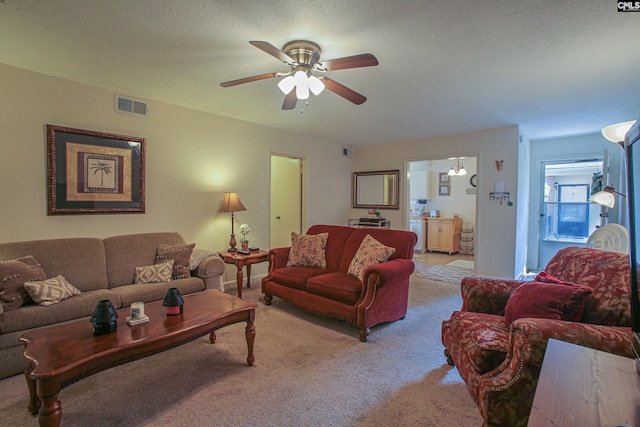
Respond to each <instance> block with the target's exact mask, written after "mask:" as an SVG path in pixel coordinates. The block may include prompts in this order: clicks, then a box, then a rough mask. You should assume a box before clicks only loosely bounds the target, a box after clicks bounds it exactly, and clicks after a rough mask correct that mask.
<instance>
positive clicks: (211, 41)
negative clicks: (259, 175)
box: [0, 0, 640, 146]
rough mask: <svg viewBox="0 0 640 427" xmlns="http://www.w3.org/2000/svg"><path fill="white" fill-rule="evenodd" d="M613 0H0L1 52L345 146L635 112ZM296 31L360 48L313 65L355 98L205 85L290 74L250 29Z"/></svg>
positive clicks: (630, 63)
mask: <svg viewBox="0 0 640 427" xmlns="http://www.w3.org/2000/svg"><path fill="white" fill-rule="evenodd" d="M616 4H617V2H616V1H613V0H612V1H603V0H587V1H584V0H581V1H574V0H565V1H562V0H557V1H545V0H533V1H532V0H522V1H513V0H511V1H498V0H485V1H482V2H478V1H471V0H468V1H463V0H446V1H441V0H432V1H425V0H403V1H380V0H366V1H361V0H350V1H345V0H323V1H317V0H315V1H306V0H278V1H269V0H254V1H248V0H232V1H205V0H119V1H116V0H101V1H98V0H55V1H54V0H5V1H4V2H3V3H0V63H5V64H9V65H13V66H16V67H21V68H25V69H29V70H33V71H37V72H41V73H44V74H50V75H54V76H59V77H63V78H66V79H70V80H75V81H79V82H84V83H89V84H92V85H96V86H100V87H105V88H109V89H113V90H114V92H117V93H120V94H124V95H129V96H132V97H135V98H141V99H147V100H160V101H164V102H169V103H172V104H177V105H182V106H185V107H190V108H194V109H198V110H202V111H207V112H211V113H215V114H220V115H223V116H228V117H233V118H237V119H240V120H244V121H248V122H253V123H259V124H263V125H266V126H270V127H274V128H279V129H284V130H288V131H300V132H304V133H306V134H309V135H314V136H319V137H323V138H326V139H331V140H335V141H339V142H341V143H343V144H350V145H353V146H358V145H364V144H372V143H384V142H391V141H398V140H405V139H414V138H426V137H432V136H438V135H446V134H452V133H459V132H467V131H474V130H479V129H486V128H493V127H500V126H509V125H520V126H521V129H522V131H523V133H524V134H525V135H527V136H528V137H529V138H531V139H543V138H551V137H560V136H568V135H579V134H587V133H593V132H598V131H599V129H600V128H601V127H603V126H605V125H609V124H612V123H616V122H620V121H626V120H634V119H637V118H638V116H640V78H638V75H639V71H640V55H638V51H639V46H640V13H619V12H617V11H616ZM298 39H303V40H312V41H314V42H316V43H317V44H319V45H320V47H321V48H322V55H321V59H325V60H326V59H332V58H338V57H343V56H350V55H355V54H359V53H366V52H369V53H372V54H374V55H375V56H376V57H377V58H378V60H379V61H380V65H379V66H377V67H371V68H361V69H352V70H340V71H334V72H330V73H328V74H327V75H328V77H330V78H332V79H334V80H336V81H338V82H340V83H342V84H344V85H346V86H348V87H350V88H352V89H354V90H356V91H357V92H359V93H362V94H363V95H365V96H366V97H367V98H368V101H367V102H365V103H364V104H362V105H360V106H357V105H353V104H351V103H350V102H348V101H346V100H344V99H343V98H340V97H338V96H337V95H335V94H333V93H331V92H329V91H325V92H323V93H322V94H320V96H318V97H315V96H313V95H312V96H311V98H310V102H309V106H304V105H302V106H303V107H304V113H303V114H301V113H300V108H297V109H296V110H293V111H283V110H281V108H280V107H281V105H282V102H283V99H284V96H283V95H282V93H281V92H280V91H279V89H278V88H277V86H276V84H277V80H276V79H269V80H263V81H258V82H253V83H248V84H245V85H240V86H235V87H231V88H222V87H220V86H219V83H220V82H223V81H227V80H233V79H237V78H241V77H246V76H252V75H256V74H262V73H268V72H275V71H282V72H286V71H288V67H286V66H285V65H284V64H282V63H280V62H279V61H278V60H276V59H275V58H273V57H271V56H269V55H267V54H266V53H264V52H262V51H261V50H259V49H256V48H255V47H253V46H251V45H250V44H249V41H250V40H263V41H267V42H269V43H271V44H273V45H274V46H276V47H278V48H282V47H283V46H284V45H285V44H286V43H287V42H289V41H291V40H298ZM1 84H2V83H1V82H0V87H1ZM301 104H302V103H301V102H299V103H298V107H300V106H301Z"/></svg>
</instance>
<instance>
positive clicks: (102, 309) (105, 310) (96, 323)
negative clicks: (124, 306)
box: [89, 299, 118, 335]
mask: <svg viewBox="0 0 640 427" xmlns="http://www.w3.org/2000/svg"><path fill="white" fill-rule="evenodd" d="M116 319H118V313H116V310H115V308H113V305H112V304H111V301H109V300H108V299H103V300H101V301H98V305H97V306H96V309H95V310H94V312H93V315H92V316H91V319H90V320H89V321H90V322H91V323H92V324H93V335H104V334H108V333H110V332H114V331H115V330H116V328H117V327H118V323H117V320H116Z"/></svg>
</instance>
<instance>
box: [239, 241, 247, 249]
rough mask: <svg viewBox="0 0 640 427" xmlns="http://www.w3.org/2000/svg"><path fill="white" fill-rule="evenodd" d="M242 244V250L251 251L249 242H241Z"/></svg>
mask: <svg viewBox="0 0 640 427" xmlns="http://www.w3.org/2000/svg"><path fill="white" fill-rule="evenodd" d="M240 243H241V244H242V250H245V251H246V250H247V249H249V242H248V241H245V242H240Z"/></svg>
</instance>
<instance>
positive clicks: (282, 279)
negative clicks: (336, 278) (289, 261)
mask: <svg viewBox="0 0 640 427" xmlns="http://www.w3.org/2000/svg"><path fill="white" fill-rule="evenodd" d="M327 273H330V271H329V270H327V269H324V268H315V267H285V268H278V269H277V270H273V271H272V272H271V280H273V281H274V282H278V283H280V284H281V285H284V286H288V287H290V288H296V289H302V290H305V289H307V279H309V278H310V277H314V276H320V275H323V274H327Z"/></svg>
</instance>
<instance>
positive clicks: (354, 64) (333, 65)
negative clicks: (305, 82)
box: [316, 53, 378, 71]
mask: <svg viewBox="0 0 640 427" xmlns="http://www.w3.org/2000/svg"><path fill="white" fill-rule="evenodd" d="M376 65H378V59H377V58H376V57H375V56H373V55H372V54H370V53H363V54H360V55H354V56H346V57H344V58H337V59H329V60H328V61H320V62H318V64H317V65H316V68H317V69H318V71H336V70H346V69H348V68H361V67H373V66H376Z"/></svg>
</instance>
